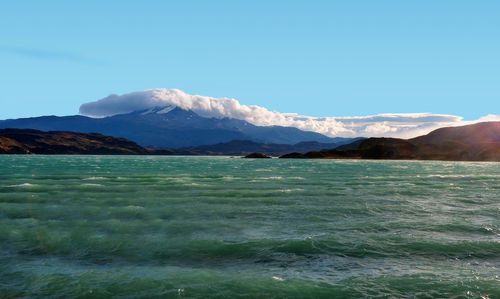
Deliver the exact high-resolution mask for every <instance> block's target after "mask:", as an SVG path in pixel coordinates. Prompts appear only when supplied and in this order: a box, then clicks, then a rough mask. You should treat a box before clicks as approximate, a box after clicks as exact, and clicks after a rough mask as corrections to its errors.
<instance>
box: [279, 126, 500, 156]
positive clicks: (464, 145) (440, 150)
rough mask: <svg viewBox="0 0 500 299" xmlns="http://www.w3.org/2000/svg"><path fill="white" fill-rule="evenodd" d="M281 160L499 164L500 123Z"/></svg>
mask: <svg viewBox="0 0 500 299" xmlns="http://www.w3.org/2000/svg"><path fill="white" fill-rule="evenodd" d="M282 158H323V159H325V158H330V159H404V160H450V161H500V122H484V123H477V124H473V125H467V126H461V127H448V128H441V129H437V130H434V131H432V132H431V133H429V134H427V135H423V136H420V137H416V138H412V139H408V140H406V139H397V138H368V139H364V140H358V141H355V142H353V143H351V144H348V145H342V146H339V147H337V148H335V149H333V150H324V151H311V152H308V153H306V154H302V153H297V152H296V153H290V154H287V155H283V156H282Z"/></svg>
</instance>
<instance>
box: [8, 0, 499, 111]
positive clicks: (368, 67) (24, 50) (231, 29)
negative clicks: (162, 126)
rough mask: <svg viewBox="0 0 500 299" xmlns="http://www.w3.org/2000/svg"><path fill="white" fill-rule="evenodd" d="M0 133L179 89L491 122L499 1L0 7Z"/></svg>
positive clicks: (284, 103) (263, 101)
mask: <svg viewBox="0 0 500 299" xmlns="http://www.w3.org/2000/svg"><path fill="white" fill-rule="evenodd" d="M0 37H1V38H0V91H1V93H0V103H1V106H0V107H1V109H0V119H5V118H17V117H24V116H38V115H48V114H55V115H69V114H76V113H77V112H78V108H79V106H80V104H82V103H84V102H88V101H93V100H97V99H100V98H103V97H105V96H107V95H109V94H111V93H117V94H122V93H127V92H131V91H137V90H144V89H148V88H156V87H165V88H178V89H181V90H184V91H186V92H188V93H193V94H201V95H207V96H214V97H222V96H226V97H234V98H236V99H238V100H239V101H240V102H241V103H243V104H247V105H249V104H255V105H261V106H265V107H267V108H268V109H271V110H278V111H280V112H297V113H300V114H303V115H311V116H357V115H368V114H376V113H412V112H432V113H444V114H453V115H459V116H463V117H465V119H475V118H477V117H479V116H482V115H485V114H500V104H499V103H500V1H496V0H495V1H459V0H450V1H444V0H443V1H435V0H433V1H400V0H394V1H383V0H382V1H373V0H367V1H357V0H352V1H326V0H325V1H237V0H231V1H189V0H184V1H181V0H178V1H78V3H77V1H38V0H37V1H22V0H19V1H3V2H2V3H1V4H0Z"/></svg>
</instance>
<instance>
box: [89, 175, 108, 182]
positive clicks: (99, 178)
mask: <svg viewBox="0 0 500 299" xmlns="http://www.w3.org/2000/svg"><path fill="white" fill-rule="evenodd" d="M105 179H106V178H105V177H102V176H91V177H88V178H84V179H83V180H84V181H95V180H105Z"/></svg>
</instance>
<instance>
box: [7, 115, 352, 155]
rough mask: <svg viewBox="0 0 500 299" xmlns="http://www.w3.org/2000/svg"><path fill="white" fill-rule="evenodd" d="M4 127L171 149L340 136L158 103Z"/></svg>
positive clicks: (326, 139) (328, 140) (36, 119)
mask: <svg viewBox="0 0 500 299" xmlns="http://www.w3.org/2000/svg"><path fill="white" fill-rule="evenodd" d="M0 128H22V129H26V128H30V129H36V130H42V131H73V132H81V133H90V132H94V133H100V134H105V135H110V136H114V137H123V138H127V139H129V140H132V141H135V142H137V143H138V144H140V145H142V146H154V147H170V148H180V147H188V146H199V145H209V144H216V143H221V142H229V141H232V140H251V141H254V142H260V143H279V144H295V143H299V142H304V141H316V142H322V143H332V142H337V141H338V139H337V138H330V137H327V136H324V135H322V134H319V133H315V132H309V131H302V130H299V129H297V128H294V127H282V126H255V125H253V124H251V123H249V122H247V121H244V120H239V119H234V118H227V117H226V118H211V117H202V116H200V115H198V114H197V113H195V112H193V111H191V110H184V109H181V108H179V107H177V106H175V105H165V106H155V107H152V108H148V109H143V110H136V111H133V112H130V113H126V114H118V115H113V116H109V117H104V118H91V117H86V116H81V115H74V116H62V117H57V116H41V117H33V118H21V119H11V120H3V121H0ZM342 139H343V140H344V139H346V138H342Z"/></svg>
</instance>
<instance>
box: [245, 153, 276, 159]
mask: <svg viewBox="0 0 500 299" xmlns="http://www.w3.org/2000/svg"><path fill="white" fill-rule="evenodd" d="M243 158H245V159H271V157H269V156H267V155H264V154H262V153H251V154H249V155H246V156H244V157H243Z"/></svg>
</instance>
